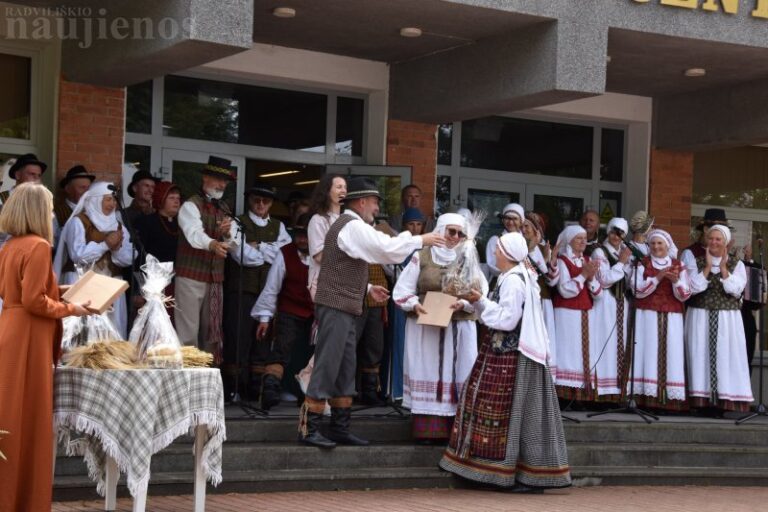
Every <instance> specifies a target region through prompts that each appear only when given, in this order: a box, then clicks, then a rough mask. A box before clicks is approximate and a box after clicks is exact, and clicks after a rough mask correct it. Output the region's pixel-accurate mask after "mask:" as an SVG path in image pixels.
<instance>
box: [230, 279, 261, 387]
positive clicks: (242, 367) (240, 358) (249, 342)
mask: <svg viewBox="0 0 768 512" xmlns="http://www.w3.org/2000/svg"><path fill="white" fill-rule="evenodd" d="M258 298H259V296H258V295H256V294H254V293H248V292H243V298H242V302H241V303H240V332H238V331H237V320H238V318H237V313H238V310H237V293H231V292H230V293H225V295H224V365H225V368H226V369H227V371H230V372H234V371H236V372H237V373H238V374H239V375H240V378H241V384H244V383H245V382H244V381H243V380H242V379H245V378H247V376H248V368H249V367H250V364H251V362H252V361H251V359H252V350H251V348H252V346H253V344H254V341H255V340H256V321H255V320H254V319H253V318H251V308H253V305H254V304H255V303H256V299H258Z"/></svg>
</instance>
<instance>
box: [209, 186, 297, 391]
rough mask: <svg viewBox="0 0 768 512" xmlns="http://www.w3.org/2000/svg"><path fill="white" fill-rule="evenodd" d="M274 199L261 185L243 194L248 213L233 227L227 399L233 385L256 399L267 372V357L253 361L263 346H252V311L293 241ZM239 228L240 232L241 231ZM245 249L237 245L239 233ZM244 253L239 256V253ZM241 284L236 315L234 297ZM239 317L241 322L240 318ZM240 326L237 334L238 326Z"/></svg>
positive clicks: (227, 315) (227, 305)
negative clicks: (275, 216)
mask: <svg viewBox="0 0 768 512" xmlns="http://www.w3.org/2000/svg"><path fill="white" fill-rule="evenodd" d="M275 198H276V193H275V190H274V189H273V188H272V187H270V186H269V185H268V184H266V183H263V182H256V183H254V184H253V185H252V186H251V187H250V188H248V190H246V191H245V203H246V210H247V211H246V213H244V214H243V215H240V216H239V217H238V222H237V223H233V225H232V232H231V236H230V240H231V241H232V244H231V245H230V248H229V256H230V257H229V258H228V259H227V265H226V279H225V280H224V292H225V294H224V303H225V308H224V366H223V367H222V374H223V377H224V383H225V399H231V398H233V396H232V393H233V391H234V390H235V383H236V382H238V380H239V384H240V385H239V390H240V392H241V393H242V392H243V391H247V398H248V400H250V401H252V402H255V401H257V400H258V399H259V395H260V391H261V384H262V378H263V377H264V373H265V372H266V367H265V362H264V361H265V360H266V358H265V357H261V358H259V357H257V355H256V351H257V350H258V349H259V347H260V346H261V344H257V342H256V322H255V321H254V319H252V318H251V308H253V305H254V303H255V302H256V299H258V298H259V294H260V293H261V291H262V290H263V289H264V285H265V284H266V281H267V275H268V274H269V269H270V266H271V264H272V262H273V261H274V260H275V257H276V256H277V254H278V252H280V248H281V247H282V246H284V245H286V244H289V243H290V242H291V237H290V235H288V232H287V231H286V230H285V226H284V225H283V223H282V222H280V221H279V220H277V219H273V218H272V217H270V215H269V210H270V208H272V203H273V202H274V200H275ZM239 229H242V233H240V232H239ZM242 234H244V235H245V245H243V247H242V248H241V247H240V241H241V235H242ZM241 250H242V255H241ZM240 283H242V297H240V301H239V305H240V311H239V312H238V309H237V308H238V294H239V292H240ZM238 314H239V315H240V318H239V322H238V316H237V315H238ZM238 323H239V324H240V331H239V332H238V330H237V327H238Z"/></svg>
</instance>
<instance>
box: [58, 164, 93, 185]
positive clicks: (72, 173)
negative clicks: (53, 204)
mask: <svg viewBox="0 0 768 512" xmlns="http://www.w3.org/2000/svg"><path fill="white" fill-rule="evenodd" d="M77 178H88V179H89V180H91V183H93V182H94V181H95V180H96V175H94V174H91V173H89V172H88V169H86V168H85V166H84V165H80V164H78V165H76V166H74V167H72V168H71V169H70V170H68V171H67V175H66V176H64V178H62V180H61V181H60V182H59V187H60V188H64V187H66V186H67V183H69V182H70V181H72V180H76V179H77Z"/></svg>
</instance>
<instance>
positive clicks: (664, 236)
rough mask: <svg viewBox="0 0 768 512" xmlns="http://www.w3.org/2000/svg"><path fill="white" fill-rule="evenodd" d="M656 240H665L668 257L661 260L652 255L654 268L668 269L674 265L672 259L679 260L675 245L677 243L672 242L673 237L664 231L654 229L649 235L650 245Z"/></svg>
mask: <svg viewBox="0 0 768 512" xmlns="http://www.w3.org/2000/svg"><path fill="white" fill-rule="evenodd" d="M654 238H658V239H659V240H663V241H664V243H665V244H666V245H667V256H666V257H664V258H659V257H656V256H653V253H651V260H652V261H653V263H654V266H655V267H656V268H666V267H668V266H670V265H671V264H672V258H677V246H676V245H675V242H674V241H673V240H672V235H670V234H669V233H667V232H666V231H664V230H663V229H654V230H652V231H651V232H650V233H648V243H649V244H650V243H651V240H653V239H654Z"/></svg>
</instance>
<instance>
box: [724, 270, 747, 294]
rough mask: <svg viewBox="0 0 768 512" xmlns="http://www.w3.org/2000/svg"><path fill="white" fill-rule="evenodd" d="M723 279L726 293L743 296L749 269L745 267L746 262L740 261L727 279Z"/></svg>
mask: <svg viewBox="0 0 768 512" xmlns="http://www.w3.org/2000/svg"><path fill="white" fill-rule="evenodd" d="M722 281H723V290H725V293H727V294H729V295H733V296H734V297H741V294H742V293H743V292H744V288H745V287H746V286H747V271H746V269H745V268H744V263H742V262H741V261H740V262H738V263H737V264H736V268H734V269H733V272H731V274H730V275H729V276H728V277H727V278H726V279H722Z"/></svg>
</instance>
